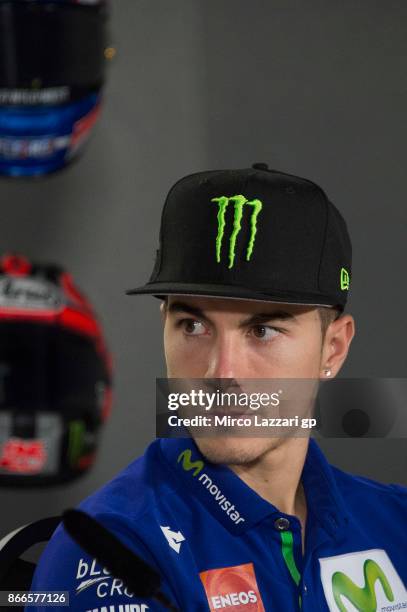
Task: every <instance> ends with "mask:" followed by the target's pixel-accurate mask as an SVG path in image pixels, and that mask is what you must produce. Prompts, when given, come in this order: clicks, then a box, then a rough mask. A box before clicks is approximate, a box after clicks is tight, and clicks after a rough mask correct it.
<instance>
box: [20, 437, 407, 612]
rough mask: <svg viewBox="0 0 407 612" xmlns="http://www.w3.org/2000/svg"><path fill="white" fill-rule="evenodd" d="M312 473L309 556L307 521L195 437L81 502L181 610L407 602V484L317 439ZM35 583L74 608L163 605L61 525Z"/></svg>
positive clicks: (385, 611) (277, 611)
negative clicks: (332, 456)
mask: <svg viewBox="0 0 407 612" xmlns="http://www.w3.org/2000/svg"><path fill="white" fill-rule="evenodd" d="M302 482H303V486H304V490H305V494H306V498H307V506H308V517H307V523H306V533H305V554H304V555H303V554H302V545H301V526H300V522H299V520H298V519H297V518H296V517H295V516H290V515H287V514H284V513H282V512H280V511H279V510H278V509H277V508H276V507H275V506H273V505H272V504H270V503H269V502H267V501H266V500H264V499H263V498H262V497H260V496H259V495H258V494H257V493H255V491H253V490H252V489H251V488H250V487H249V486H247V485H246V484H245V483H244V482H243V481H242V480H241V479H240V478H239V477H238V476H237V475H236V474H235V473H234V472H233V471H232V470H230V469H229V468H228V467H226V466H224V465H214V464H211V463H209V462H208V461H207V460H206V459H205V457H204V456H203V455H201V453H200V452H199V450H198V448H197V446H196V444H195V442H194V441H193V439H191V438H182V439H157V440H155V441H153V442H152V443H151V444H150V445H149V447H148V448H147V450H146V452H145V453H144V455H143V456H142V457H140V458H138V459H136V460H135V461H134V462H133V463H131V464H130V465H129V466H128V467H127V468H126V469H125V470H124V471H122V472H121V473H120V474H119V475H118V476H117V477H116V478H114V479H113V480H112V481H111V482H109V483H108V484H107V485H105V486H104V487H103V488H102V489H100V490H99V491H97V492H96V493H94V494H93V495H91V496H90V497H89V498H87V499H86V500H85V501H84V502H82V503H81V505H80V508H81V509H82V510H84V511H86V512H87V513H88V514H90V515H92V516H93V517H94V518H96V519H97V520H98V521H99V522H100V523H102V524H103V525H104V526H105V527H107V528H108V529H109V530H110V531H112V532H113V533H114V534H116V536H117V537H118V538H119V539H120V540H121V541H122V542H123V543H124V544H126V545H127V546H128V547H129V548H131V549H132V550H133V551H134V552H136V553H137V554H138V555H139V556H141V557H142V558H143V559H144V560H145V561H147V562H148V563H149V564H150V565H151V566H153V567H154V568H155V569H156V570H158V572H159V573H160V574H161V576H162V590H163V592H164V593H165V594H166V595H167V596H168V597H169V598H170V600H171V601H172V602H173V604H174V605H175V606H177V607H178V609H179V610H181V611H182V612H204V611H205V612H207V611H208V610H226V611H227V612H229V611H230V612H258V611H260V612H263V611H266V612H289V611H298V610H302V611H304V612H316V611H319V610H322V611H327V610H331V611H335V612H337V611H340V612H342V611H361V612H376V611H378V612H391V611H393V610H401V609H404V608H406V609H407V593H406V587H405V585H406V583H407V489H405V488H404V487H401V486H398V485H382V484H379V483H376V482H374V481H371V480H369V479H366V478H360V477H356V476H351V475H349V474H346V473H344V472H342V471H341V470H339V469H337V468H335V467H332V466H330V465H329V464H328V463H327V461H326V459H325V457H324V455H323V454H322V452H321V450H320V449H319V447H318V446H317V444H316V442H315V441H314V440H311V441H310V444H309V449H308V453H307V457H306V462H305V465H304V469H303V474H302ZM32 590H33V591H41V592H44V591H69V593H70V603H69V610H73V611H75V612H76V611H78V612H79V611H80V612H86V611H89V612H145V611H147V610H156V611H160V612H162V611H164V610H165V608H164V607H163V606H162V605H161V604H160V603H156V602H155V601H154V600H151V599H146V598H144V599H142V598H137V597H134V596H133V595H132V593H130V592H129V591H128V589H127V588H125V586H124V585H123V583H122V582H121V581H120V580H119V579H117V578H115V577H113V576H111V575H110V574H109V573H108V572H107V570H105V569H104V568H103V567H101V566H100V565H99V564H98V563H97V562H96V561H95V560H94V559H92V558H91V557H90V556H89V555H88V554H86V553H85V552H84V551H83V550H81V548H80V547H79V546H77V545H76V544H75V543H74V542H73V541H72V540H71V539H70V537H69V536H68V535H67V534H66V532H65V531H64V529H63V527H62V526H59V527H58V529H57V530H56V532H55V533H54V536H53V537H52V539H51V540H50V542H49V543H48V545H47V547H46V549H45V551H44V553H43V554H42V557H41V559H40V562H39V565H38V567H37V570H36V573H35V576H34V581H33V584H32ZM53 609H55V608H53ZM57 609H58V610H59V609H60V610H61V611H62V610H67V609H68V608H66V607H60V608H59V607H58V608H57ZM26 610H27V611H31V612H34V611H39V610H42V611H44V612H45V611H46V610H49V608H45V607H41V606H40V607H38V606H37V607H27V608H26Z"/></svg>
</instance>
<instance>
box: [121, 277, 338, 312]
mask: <svg viewBox="0 0 407 612" xmlns="http://www.w3.org/2000/svg"><path fill="white" fill-rule="evenodd" d="M126 294H127V295H153V296H154V297H156V298H161V299H162V298H164V297H165V296H166V295H191V296H192V295H201V296H205V297H219V298H228V299H235V300H252V301H260V302H278V303H281V304H298V305H304V306H326V307H338V308H341V309H343V305H341V304H337V303H336V302H335V301H333V300H332V299H330V298H329V297H328V296H321V295H312V294H305V293H304V294H300V293H298V294H297V295H293V294H291V295H289V294H288V293H285V292H284V293H282V292H274V291H273V292H267V293H263V292H259V291H254V290H252V289H248V288H246V287H239V286H236V285H221V284H210V283H208V284H202V283H199V284H198V283H166V282H155V283H147V284H146V285H143V286H142V287H136V288H135V289H130V290H128V291H126Z"/></svg>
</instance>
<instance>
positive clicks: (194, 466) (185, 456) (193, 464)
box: [177, 448, 246, 525]
mask: <svg viewBox="0 0 407 612" xmlns="http://www.w3.org/2000/svg"><path fill="white" fill-rule="evenodd" d="M180 461H182V467H183V469H184V470H185V471H186V472H189V471H190V470H194V471H193V474H192V475H193V476H196V475H197V474H199V472H201V471H202V469H203V467H204V462H203V461H201V460H200V459H198V460H197V461H191V451H190V449H189V448H186V449H185V450H183V451H182V453H180V454H179V455H178V459H177V463H179V462H180ZM198 481H199V482H200V483H201V485H202V486H203V487H204V488H205V489H206V490H207V491H208V492H209V493H210V494H211V495H212V497H213V499H214V501H215V502H216V503H217V504H219V507H220V508H221V510H223V511H224V512H226V514H227V515H228V517H229V518H230V520H231V521H233V522H234V523H235V524H236V525H238V524H239V523H242V522H244V521H245V520H246V519H245V518H243V516H241V515H240V512H239V511H238V510H236V506H235V505H234V504H232V502H231V501H230V500H229V499H227V497H226V495H225V494H224V493H223V492H222V490H221V489H220V488H219V487H218V485H217V484H216V483H215V482H213V480H212V478H211V477H210V476H209V475H208V474H207V473H206V472H202V474H200V476H199V478H198Z"/></svg>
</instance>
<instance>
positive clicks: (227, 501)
mask: <svg viewBox="0 0 407 612" xmlns="http://www.w3.org/2000/svg"><path fill="white" fill-rule="evenodd" d="M160 448H161V452H162V454H163V456H164V460H165V461H166V463H167V464H168V465H169V467H170V468H171V469H172V470H173V471H174V472H175V473H176V475H177V477H178V478H179V479H180V480H181V481H182V483H183V485H184V487H185V489H184V490H185V491H190V492H191V493H192V494H193V495H195V496H196V497H197V498H198V499H199V501H200V502H201V503H202V504H203V505H204V506H205V507H206V508H207V510H208V511H209V512H210V513H211V514H212V515H214V516H215V517H216V518H217V520H219V521H220V522H221V523H222V524H223V525H224V526H225V527H226V528H227V529H228V530H229V531H230V532H232V533H235V534H241V533H244V532H245V531H247V530H248V529H249V528H250V527H252V526H253V525H255V524H257V523H259V522H261V521H262V520H264V519H266V518H268V517H270V518H273V517H275V518H278V517H281V516H287V515H284V514H283V513H282V512H281V511H279V510H278V508H276V507H275V506H273V505H272V504H271V503H270V502H268V501H266V500H265V499H263V498H262V497H261V496H260V495H258V494H257V493H256V492H255V491H254V490H253V489H252V488H251V487H249V486H248V485H247V484H246V483H245V482H243V480H242V479H241V478H239V476H237V475H236V474H235V473H234V472H233V471H232V470H231V469H230V468H228V467H227V466H226V465H222V464H221V465H218V464H213V463H210V462H209V461H207V459H206V458H205V457H204V456H203V455H202V454H201V452H200V451H199V449H198V447H197V445H196V443H195V442H194V440H193V439H192V438H177V439H169V438H162V439H161V440H160ZM302 482H303V486H304V490H305V495H306V498H307V506H308V517H309V520H313V521H317V522H318V523H320V525H321V526H322V527H323V529H324V530H325V531H326V532H327V533H328V534H329V535H330V536H332V537H336V536H337V535H338V530H339V528H340V527H342V526H344V524H345V523H346V522H347V520H348V513H347V510H346V506H345V503H344V500H343V498H342V495H341V493H340V491H339V489H338V487H337V484H336V481H335V477H334V474H333V471H332V468H331V466H330V465H329V464H328V462H327V460H326V459H325V457H324V455H323V453H322V451H321V450H320V449H319V447H318V445H317V443H316V442H315V441H314V440H313V439H311V440H310V443H309V447H308V452H307V456H306V460H305V464H304V468H303V473H302ZM288 518H290V517H288Z"/></svg>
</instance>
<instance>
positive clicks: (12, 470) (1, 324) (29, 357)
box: [0, 254, 112, 485]
mask: <svg viewBox="0 0 407 612" xmlns="http://www.w3.org/2000/svg"><path fill="white" fill-rule="evenodd" d="M111 386H112V375H111V359H110V356H109V352H108V350H107V348H106V345H105V341H104V338H103V334H102V330H101V327H100V324H99V322H98V320H97V318H96V316H95V314H94V311H93V309H92V307H91V305H90V304H89V302H88V301H87V299H86V298H85V297H84V295H83V294H82V293H81V292H80V291H79V290H78V289H77V287H76V286H75V285H74V282H73V280H72V277H71V276H70V274H68V273H67V272H65V271H64V270H63V269H62V268H61V267H59V266H56V265H44V264H35V263H31V262H30V261H29V260H27V259H26V258H25V257H23V256H21V255H10V254H8V255H5V256H4V257H3V258H2V259H1V260H0V485H1V484H3V485H19V484H22V485H39V484H54V483H59V482H63V481H66V480H69V479H71V478H73V477H75V476H78V475H80V474H83V473H84V472H85V471H86V470H87V469H88V468H89V467H90V466H91V465H92V464H93V462H94V461H95V458H96V450H97V446H98V441H99V437H100V432H101V426H102V424H103V423H104V422H105V421H106V419H107V417H108V416H109V413H110V409H111V403H112V393H111Z"/></svg>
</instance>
